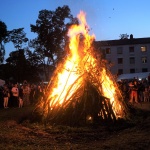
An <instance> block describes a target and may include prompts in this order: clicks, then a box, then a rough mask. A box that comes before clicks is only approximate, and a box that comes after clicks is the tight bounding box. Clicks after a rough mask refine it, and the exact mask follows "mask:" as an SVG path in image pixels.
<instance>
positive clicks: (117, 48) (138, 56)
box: [99, 38, 150, 75]
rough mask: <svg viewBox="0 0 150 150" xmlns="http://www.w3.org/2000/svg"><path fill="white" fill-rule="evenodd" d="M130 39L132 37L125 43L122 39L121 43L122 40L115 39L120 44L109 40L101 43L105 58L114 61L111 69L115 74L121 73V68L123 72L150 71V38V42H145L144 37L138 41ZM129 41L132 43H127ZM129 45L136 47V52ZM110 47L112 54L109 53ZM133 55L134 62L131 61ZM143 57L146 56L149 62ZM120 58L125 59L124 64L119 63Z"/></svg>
mask: <svg viewBox="0 0 150 150" xmlns="http://www.w3.org/2000/svg"><path fill="white" fill-rule="evenodd" d="M129 40H130V39H128V42H127V40H125V41H124V44H123V42H122V41H121V44H120V40H115V41H114V43H117V42H118V44H112V42H113V41H111V44H110V42H109V41H105V43H104V42H102V43H101V42H100V43H99V45H100V48H99V49H100V50H103V51H105V58H106V59H107V60H108V62H111V63H112V67H111V68H110V71H111V72H112V73H113V74H114V75H115V74H120V73H119V72H118V70H119V69H120V70H123V72H122V73H123V74H125V73H140V72H150V40H149V38H148V40H149V43H147V42H145V40H144V39H143V38H142V39H141V40H140V39H137V40H135V41H136V42H129ZM139 41H140V42H139ZM138 42H139V44H138ZM127 43H131V44H127ZM142 46H145V47H146V48H147V50H146V51H145V52H142V51H141V47H142ZM129 47H134V52H131V51H129ZM109 48H110V54H108V49H109ZM121 49H122V50H121ZM121 51H122V53H121ZM118 52H120V53H118ZM131 57H132V58H134V59H135V63H134V64H132V63H130V59H131ZM142 57H146V58H147V62H145V63H143V62H142ZM118 59H120V60H121V59H122V60H123V62H122V64H119V63H118ZM132 61H133V59H132ZM144 68H145V69H144ZM131 69H133V70H131Z"/></svg>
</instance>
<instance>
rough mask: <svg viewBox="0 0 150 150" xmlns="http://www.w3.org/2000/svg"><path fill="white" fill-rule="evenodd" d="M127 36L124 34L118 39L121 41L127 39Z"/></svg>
mask: <svg viewBox="0 0 150 150" xmlns="http://www.w3.org/2000/svg"><path fill="white" fill-rule="evenodd" d="M128 37H129V35H128V34H127V33H126V34H120V39H121V40H123V39H128Z"/></svg>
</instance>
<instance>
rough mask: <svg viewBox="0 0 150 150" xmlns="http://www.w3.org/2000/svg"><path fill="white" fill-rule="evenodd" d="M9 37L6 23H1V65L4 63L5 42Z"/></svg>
mask: <svg viewBox="0 0 150 150" xmlns="http://www.w3.org/2000/svg"><path fill="white" fill-rule="evenodd" d="M6 36H7V26H6V24H5V23H4V22H2V21H0V64H1V63H2V62H3V61H4V55H5V47H4V44H3V43H4V41H5V37H6Z"/></svg>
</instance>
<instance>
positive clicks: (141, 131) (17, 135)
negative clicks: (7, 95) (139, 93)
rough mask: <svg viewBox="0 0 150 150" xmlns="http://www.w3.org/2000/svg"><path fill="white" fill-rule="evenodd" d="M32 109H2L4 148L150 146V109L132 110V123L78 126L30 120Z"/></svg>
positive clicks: (70, 149) (65, 149)
mask: <svg viewBox="0 0 150 150" xmlns="http://www.w3.org/2000/svg"><path fill="white" fill-rule="evenodd" d="M33 109H34V108H33V107H24V108H21V109H19V108H8V109H0V131H1V132H0V149H1V150H77V149H79V150H80V149H82V150H89V149H92V150H99V149H102V150H103V149H112V150H116V149H123V150H124V149H125V150H126V149H130V150H135V149H142V150H147V149H150V140H149V139H150V130H149V129H150V111H142V110H139V109H137V110H134V111H132V113H133V117H132V120H131V121H129V122H122V121H120V122H118V123H116V124H114V125H107V126H105V125H100V126H97V128H94V127H91V126H90V127H78V128H77V127H69V126H62V125H59V126H58V125H55V126H52V125H50V124H47V125H46V126H45V125H43V124H42V123H41V122H37V121H35V122H33V121H32V122H31V121H30V119H31V117H32V111H33Z"/></svg>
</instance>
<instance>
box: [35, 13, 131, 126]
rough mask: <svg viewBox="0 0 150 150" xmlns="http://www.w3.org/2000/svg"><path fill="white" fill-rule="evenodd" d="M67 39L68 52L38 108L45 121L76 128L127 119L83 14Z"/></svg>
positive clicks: (123, 104) (117, 92)
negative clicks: (75, 126)
mask: <svg viewBox="0 0 150 150" xmlns="http://www.w3.org/2000/svg"><path fill="white" fill-rule="evenodd" d="M77 17H78V19H79V22H80V24H79V25H73V26H72V27H71V28H70V29H69V31H68V36H69V39H70V42H69V52H68V55H67V57H66V58H65V59H64V61H63V62H61V63H59V64H58V66H57V68H56V70H55V72H54V73H53V75H52V78H51V80H50V82H49V84H48V86H47V90H46V94H45V96H44V98H43V99H41V101H40V102H39V104H38V109H39V110H40V111H41V113H42V116H43V118H44V120H46V121H47V122H51V123H56V124H67V125H79V124H84V123H87V122H92V123H98V122H103V121H116V120H117V119H118V118H123V119H124V118H127V114H128V109H127V107H126V104H125V102H124V99H123V97H122V95H121V92H120V90H119V88H118V86H117V83H116V81H115V80H114V77H113V75H112V74H111V73H110V72H109V70H108V69H107V67H106V66H107V65H106V61H104V60H103V59H102V58H101V54H100V52H97V51H96V50H95V48H94V46H93V43H94V40H95V36H94V35H89V33H88V32H89V26H88V24H87V22H86V19H85V18H86V14H85V13H84V12H83V11H81V12H80V13H79V14H78V16H77Z"/></svg>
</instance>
